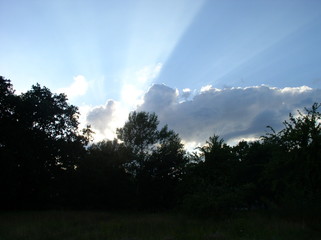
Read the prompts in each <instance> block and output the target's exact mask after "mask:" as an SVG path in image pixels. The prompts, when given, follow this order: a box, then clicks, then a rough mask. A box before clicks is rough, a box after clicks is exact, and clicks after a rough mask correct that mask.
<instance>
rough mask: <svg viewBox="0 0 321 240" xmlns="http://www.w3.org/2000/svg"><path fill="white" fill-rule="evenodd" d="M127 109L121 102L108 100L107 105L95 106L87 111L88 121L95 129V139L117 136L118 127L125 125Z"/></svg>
mask: <svg viewBox="0 0 321 240" xmlns="http://www.w3.org/2000/svg"><path fill="white" fill-rule="evenodd" d="M127 114H128V113H127V111H126V110H124V109H123V108H122V107H121V105H120V103H119V102H116V101H114V100H108V101H107V102H106V104H105V105H102V106H98V107H94V108H92V109H91V110H89V111H88V112H87V118H86V120H87V123H88V124H90V125H91V126H92V128H93V130H94V131H95V140H96V141H100V140H102V139H105V138H108V139H113V138H114V137H116V129H117V128H119V127H121V126H123V124H124V122H125V120H126V118H127Z"/></svg>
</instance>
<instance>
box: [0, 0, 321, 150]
mask: <svg viewBox="0 0 321 240" xmlns="http://www.w3.org/2000/svg"><path fill="white" fill-rule="evenodd" d="M0 9H1V15H0V29H1V40H0V43H1V44H0V53H1V54H0V75H2V76H4V77H5V78H8V79H11V81H12V83H13V85H14V87H15V89H16V90H17V91H18V92H24V91H26V90H28V89H30V87H31V85H32V84H35V83H37V82H38V83H40V84H41V85H44V86H47V87H48V88H50V89H51V90H52V91H54V92H65V93H67V95H68V97H69V99H70V102H71V103H72V104H75V105H77V106H78V107H79V108H80V111H81V113H82V115H81V122H82V123H83V124H86V123H90V124H91V125H92V126H93V128H94V129H95V132H96V133H97V134H96V139H99V140H100V139H103V138H106V137H107V138H112V137H113V136H114V133H115V128H116V127H120V126H121V125H122V124H123V123H124V121H125V120H126V117H127V116H128V113H129V111H131V110H146V111H155V112H156V113H157V114H158V115H159V118H160V119H161V123H163V124H165V123H168V124H169V127H170V128H171V127H172V128H174V130H176V131H177V132H179V134H180V135H181V136H182V138H183V140H184V141H185V142H186V143H190V144H191V145H193V144H194V145H195V144H198V143H200V142H204V141H205V140H206V139H207V138H208V137H209V136H211V135H212V134H214V133H217V134H220V135H222V136H223V137H224V138H225V139H227V140H229V141H230V142H233V141H236V140H238V139H253V138H255V137H258V136H260V135H262V133H264V131H265V126H266V125H273V124H275V126H276V127H281V125H280V123H281V122H282V121H283V120H285V119H286V117H287V114H288V113H289V112H293V111H294V110H295V109H298V108H302V107H304V106H311V105H312V103H313V102H315V101H318V102H321V94H320V88H321V67H320V64H321V44H320V43H321V11H320V9H321V1H320V0H278V1H277V0H264V1H263V0H239V1H238V0H225V1H220V0H197V1H195V0H162V1H161V0H149V1H147V0H122V1H116V0H115V1H111V0H105V1H103V0H91V1H89V0H88V1H86V0H78V1H76V0H51V1H49V0H38V1H36V0H30V1H22V0H21V1H19V0H2V1H0ZM240 120H242V121H241V122H240ZM200 125H201V126H202V128H199V129H197V126H200Z"/></svg>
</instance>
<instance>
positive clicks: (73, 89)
mask: <svg viewBox="0 0 321 240" xmlns="http://www.w3.org/2000/svg"><path fill="white" fill-rule="evenodd" d="M88 87H89V83H88V81H87V80H86V78H85V77H84V76H82V75H78V76H76V77H74V81H73V83H72V84H71V85H70V86H69V87H66V88H60V89H58V90H57V92H63V93H65V94H67V96H68V98H69V99H73V98H75V97H79V96H82V95H85V94H86V92H87V90H88Z"/></svg>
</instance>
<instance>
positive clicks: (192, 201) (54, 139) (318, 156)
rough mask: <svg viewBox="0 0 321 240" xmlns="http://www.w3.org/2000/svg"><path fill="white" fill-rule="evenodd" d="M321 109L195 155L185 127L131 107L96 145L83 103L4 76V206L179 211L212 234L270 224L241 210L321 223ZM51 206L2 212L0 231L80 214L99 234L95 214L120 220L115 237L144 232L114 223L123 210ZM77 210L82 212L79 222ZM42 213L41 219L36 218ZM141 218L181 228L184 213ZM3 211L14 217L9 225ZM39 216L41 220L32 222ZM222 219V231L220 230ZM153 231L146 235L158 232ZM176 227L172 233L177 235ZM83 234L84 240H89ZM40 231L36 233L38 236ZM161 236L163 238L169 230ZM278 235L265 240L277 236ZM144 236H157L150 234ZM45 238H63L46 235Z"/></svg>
mask: <svg viewBox="0 0 321 240" xmlns="http://www.w3.org/2000/svg"><path fill="white" fill-rule="evenodd" d="M319 108H320V104H318V103H315V104H313V105H312V107H311V108H308V109H305V112H298V114H297V115H296V116H294V115H292V114H290V116H289V120H288V121H285V122H284V129H282V130H281V131H279V132H276V131H274V130H273V128H272V127H270V131H269V133H268V134H266V135H265V136H263V137H262V138H261V139H260V140H259V141H255V142H245V141H241V142H239V143H238V144H237V145H235V146H229V145H227V144H226V143H224V141H223V139H221V138H219V137H218V136H216V135H214V136H212V137H210V138H209V140H208V141H206V143H205V144H204V146H202V147H200V148H199V149H198V151H197V152H195V153H193V154H191V153H187V152H186V151H185V150H184V146H183V144H182V142H181V139H180V138H179V136H178V134H176V133H175V132H174V131H172V130H170V129H169V128H168V127H167V126H166V125H165V126H164V127H159V121H158V119H157V116H156V115H155V114H154V113H147V112H132V113H130V115H129V118H128V121H127V122H126V123H125V125H124V126H123V127H122V128H120V129H117V139H115V140H113V141H102V142H99V143H95V144H92V143H91V136H92V130H91V129H90V126H88V127H87V128H85V129H82V130H80V129H79V128H78V125H79V122H78V109H77V107H75V106H73V105H70V104H68V102H67V98H66V96H65V95H64V94H53V93H51V91H50V90H49V89H48V88H46V87H41V86H40V85H39V84H37V85H35V86H32V88H31V90H29V91H27V92H26V93H22V94H19V95H17V94H15V92H14V89H13V86H12V85H11V82H10V80H6V79H4V78H3V77H0V131H1V133H0V189H1V205H0V208H1V209H3V210H7V211H8V210H11V211H12V210H14V211H17V210H28V211H31V210H32V211H34V210H50V209H51V210H74V211H75V210H104V211H119V210H121V211H127V212H131V211H136V212H138V211H140V212H146V211H148V212H154V213H156V212H158V213H160V212H164V211H168V210H175V211H176V212H179V213H184V214H188V215H189V216H193V217H202V218H203V219H207V220H206V222H205V223H204V224H203V223H199V222H197V223H195V224H196V225H195V226H204V228H202V227H201V228H200V229H203V230H204V232H202V233H201V235H202V236H204V237H205V235H206V234H212V233H213V234H214V233H215V232H216V231H218V230H219V232H220V231H222V232H223V233H224V235H226V236H227V237H230V235H229V234H232V235H233V231H234V230H233V224H234V225H235V224H243V223H242V221H244V224H250V225H251V224H254V225H253V226H252V225H251V226H249V228H253V231H254V230H255V229H256V228H257V227H256V224H257V225H259V224H260V221H263V222H262V224H265V223H267V222H269V221H270V220H268V219H267V218H266V217H264V216H266V215H264V216H263V215H262V216H261V217H262V218H260V217H259V218H258V219H257V220H256V218H255V217H254V219H255V220H253V221H249V222H248V218H244V219H243V220H242V218H238V217H236V216H237V215H238V214H243V215H244V214H250V212H252V211H253V210H255V211H256V212H258V211H265V212H270V213H272V212H273V213H275V212H277V213H278V215H279V216H286V217H290V218H291V219H299V222H301V223H302V224H303V225H300V226H303V227H304V226H306V225H305V224H306V223H308V222H309V223H310V222H312V223H313V222H314V223H315V224H316V223H318V222H319V220H320V217H319V216H320V213H321V187H320V184H321V174H320V172H321V125H320V124H321V123H320V120H321V113H320V112H319ZM52 213H53V214H52V215H51V214H49V213H48V214H49V215H48V214H47V213H46V212H26V213H25V212H21V213H12V214H9V213H3V214H2V215H1V225H2V226H3V224H4V225H5V226H7V230H6V231H5V232H3V231H2V232H1V234H8V235H5V236H6V238H3V239H18V237H17V238H15V237H14V236H18V235H14V234H20V233H14V230H12V231H11V230H10V229H16V227H15V226H14V225H15V223H17V224H18V223H21V224H19V225H20V226H21V228H20V230H19V228H18V230H17V231H21V232H22V233H23V232H24V231H31V232H32V231H35V232H37V231H38V230H36V229H37V226H38V227H39V228H41V229H43V231H46V230H45V228H42V227H41V226H42V224H44V225H46V226H48V227H49V228H50V230H49V231H50V232H51V231H53V232H57V231H58V230H57V231H54V229H55V228H56V227H57V226H56V224H58V227H57V229H61V228H64V226H65V225H66V228H68V229H69V228H70V229H73V228H74V229H75V231H78V230H77V228H81V227H80V226H79V225H83V224H82V222H81V221H88V224H87V225H86V228H87V227H88V229H87V230H86V229H84V230H85V231H88V234H89V235H90V234H98V233H96V232H95V231H97V230H95V229H92V228H91V226H92V223H91V221H89V220H88V219H91V218H94V219H96V218H97V219H96V220H97V221H98V223H97V224H98V225H97V226H98V228H97V229H100V226H101V230H102V229H104V226H107V225H108V224H114V225H111V226H113V227H111V228H106V229H105V230H102V232H101V233H99V234H107V235H108V234H109V232H108V231H111V232H113V231H115V233H113V234H115V235H111V236H114V238H112V237H111V238H109V239H117V238H118V235H117V234H119V233H117V231H118V232H121V230H120V229H122V228H125V229H127V230H126V231H136V230H135V227H134V226H133V229H132V230H130V229H131V228H130V227H128V228H127V227H123V225H122V223H117V221H115V222H114V223H113V221H114V220H112V219H115V218H116V219H117V216H115V215H110V216H109V215H108V214H107V215H105V214H102V215H100V214H98V213H88V218H87V217H86V214H87V213H84V212H81V213H77V212H76V213H69V212H67V213H66V215H64V214H62V213H60V212H52ZM6 214H7V215H6ZM75 214H76V215H77V214H80V215H81V217H80V219H79V220H77V218H76V217H75ZM35 216H39V217H40V218H39V219H42V218H43V219H42V220H37V219H38V217H37V219H36V217H35ZM65 216H66V219H67V220H66V222H65V220H64V219H65ZM139 216H140V217H142V218H143V220H142V221H146V222H150V224H152V225H151V226H150V228H151V229H152V228H155V226H156V225H157V224H160V225H159V226H158V227H159V229H162V227H164V228H165V229H167V228H171V225H172V224H171V221H175V223H176V222H177V224H178V225H174V226H173V227H174V228H177V229H176V230H173V231H174V232H178V231H179V229H180V228H182V227H183V225H180V224H181V223H179V221H176V217H174V218H172V217H171V216H168V215H164V216H163V215H155V216H154V215H139ZM231 216H235V219H234V220H231V221H232V224H231V225H230V226H228V227H227V228H226V229H225V228H224V227H223V226H224V224H225V223H226V222H224V221H227V219H230V217H231ZM244 216H245V215H244ZM100 217H101V218H102V219H100ZM154 217H155V219H154ZM5 218H8V219H9V220H8V222H6V220H4V219H5ZM33 218H34V219H33ZM105 218H106V219H107V220H106V222H105V220H103V219H105ZM119 218H120V220H119V221H120V222H121V221H124V226H125V225H126V224H129V222H130V221H131V220H130V217H129V218H128V216H126V217H125V220H122V219H121V218H122V216H119ZM149 218H151V219H149ZM10 219H11V220H10ZM52 219H53V220H52ZM153 219H154V220H153ZM157 219H158V220H157ZM163 219H165V220H163ZM173 219H174V220H173ZM211 219H212V220H213V219H220V221H223V222H224V224H223V223H222V222H220V223H219V225H214V226H215V228H214V229H211V227H209V229H207V230H206V229H205V228H206V226H207V224H208V223H209V222H210V221H212V220H211ZM240 219H241V220H240ZM10 221H11V222H10ZM78 221H80V223H79V222H78ZM153 221H156V222H157V224H156V223H155V222H153ZM162 221H164V222H166V223H162ZM204 221H205V220H204ZM238 221H240V222H238ZM271 221H273V223H272V222H270V223H269V224H267V225H266V226H262V228H258V229H262V231H263V232H264V231H268V229H270V230H271V232H273V231H278V230H277V229H276V228H277V227H276V225H273V224H274V220H271ZM278 221H283V220H278ZM278 221H276V222H278ZM32 222H33V223H34V224H32V225H33V226H34V227H33V226H31V225H30V226H29V225H28V224H31V223H32ZM51 222H52V224H51ZM94 222H95V221H94ZM6 224H7V225H6ZM59 224H60V226H59ZM117 224H119V225H117ZM153 224H156V225H155V226H153ZM182 224H187V226H192V225H193V224H194V223H193V222H192V220H186V221H185V222H184V221H183V223H182ZM220 224H223V225H220ZM271 224H272V225H271ZM287 224H288V222H285V225H284V228H285V229H286V228H292V223H289V225H287ZM293 224H294V225H295V224H297V223H293ZM315 224H314V225H315ZM294 225H293V226H294ZM312 225H313V224H312ZM312 225H311V226H312ZM117 226H118V227H119V229H118V227H117ZM137 226H138V227H139V225H137ZM147 226H149V225H148V224H147ZM211 226H212V225H211ZM219 226H221V227H222V229H223V230H222V229H217V228H219ZM269 226H270V227H269ZM295 226H296V225H295ZM300 226H299V225H298V227H300ZM309 226H310V225H309ZM29 227H30V228H29ZM158 227H157V228H158ZM146 228H147V229H144V230H143V232H148V231H151V230H150V229H149V227H146ZM293 228H294V227H293ZM117 229H118V230H117ZM148 229H149V230H148ZM224 229H225V230H224ZM203 230H199V231H203ZM41 231H42V230H41ZM79 231H80V230H79ZM104 231H107V232H106V233H104ZM126 231H125V233H126ZM153 231H154V230H153ZM155 231H156V230H155ZM166 231H169V232H170V233H172V232H171V231H170V230H164V232H166ZM191 231H194V230H193V228H191ZM195 231H196V230H195ZM235 231H236V230H235ZM291 231H292V230H291ZM298 231H300V230H298ZM311 231H312V230H311ZM80 232H81V231H80ZM174 232H173V233H172V234H174V235H175V233H174ZM294 232H295V231H294ZM203 233H204V234H203ZM11 234H13V235H11ZM31 234H32V233H31ZM35 234H36V233H35ZM39 234H40V235H41V234H44V235H46V236H47V235H48V234H47V233H41V232H40V233H39ZM53 234H54V233H53ZM57 234H60V233H59V231H58V232H57ZM61 234H69V233H68V231H67V232H63V233H61ZM141 234H144V233H141ZM181 234H182V235H179V236H178V237H177V239H183V238H184V239H198V238H193V237H191V236H192V235H193V234H195V233H189V232H188V231H187V232H186V234H187V235H188V234H191V236H190V237H189V236H187V235H186V236H185V235H184V234H185V233H181ZM244 234H245V233H244ZM253 234H255V233H254V232H253ZM289 234H290V233H289ZM299 234H300V233H298V235H299ZM302 234H303V233H302ZM85 235H86V234H85ZM85 235H84V236H79V238H78V239H82V237H83V239H87V238H86V236H85ZM107 235H106V236H107ZM147 235H148V234H147ZM169 235H170V236H169V237H171V234H169ZM201 235H199V236H201ZM232 235H231V239H232ZM3 236H4V235H3ZM10 236H13V237H11V238H10ZM41 236H42V235H41ZM41 236H34V237H32V239H37V237H38V238H39V239H40V238H41ZM102 236H105V235H102ZM119 236H120V235H119ZM121 236H122V237H123V236H124V235H121ZM160 236H164V237H165V235H164V234H163V235H160ZM244 236H245V235H244ZM253 236H254V235H253ZM270 236H271V237H270V238H266V239H271V238H272V235H270ZM286 236H288V235H286ZM0 237H1V236H0ZM64 237H65V239H73V238H72V237H70V238H69V237H68V236H64ZM137 237H138V238H141V239H151V238H150V237H149V236H146V237H145V236H140V235H137ZM98 238H100V237H96V239H98ZM255 238H256V237H252V238H242V239H255ZM21 239H26V238H23V237H21ZM47 239H55V238H54V236H53V237H49V235H48V238H47ZM88 239H89V238H88ZM90 239H95V237H92V236H91V237H90ZM153 239H155V238H153ZM159 239H162V238H159ZM169 239H170V238H169ZM204 239H206V238H204ZM209 239H210V238H209ZM259 239H265V238H263V237H259ZM280 239H290V238H289V237H288V238H286V237H285V238H280ZM291 239H295V238H291ZM302 239H303V238H302Z"/></svg>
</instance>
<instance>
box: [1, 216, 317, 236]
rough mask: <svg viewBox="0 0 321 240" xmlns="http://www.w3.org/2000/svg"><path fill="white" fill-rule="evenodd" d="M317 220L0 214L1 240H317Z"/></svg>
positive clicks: (253, 217) (257, 217)
mask: <svg viewBox="0 0 321 240" xmlns="http://www.w3.org/2000/svg"><path fill="white" fill-rule="evenodd" d="M317 225H318V224H312V225H311V224H307V223H306V222H304V221H301V220H294V219H292V220H289V219H286V218H282V217H276V216H271V215H267V214H260V213H242V214H241V215H238V216H234V217H232V218H226V219H221V220H213V219H199V218H193V217H188V216H184V215H179V214H163V213H110V212H98V211H29V212H28V211H24V212H2V213H1V214H0V239H1V240H19V239H21V240H29V239H30V240H76V239H77V240H103V239H106V240H152V239H153V240H229V239H243V240H255V239H256V240H265V239H266V240H296V239H298V240H299V239H300V240H302V239H309V240H313V239H315V240H316V239H321V231H319V230H318V227H317Z"/></svg>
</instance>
